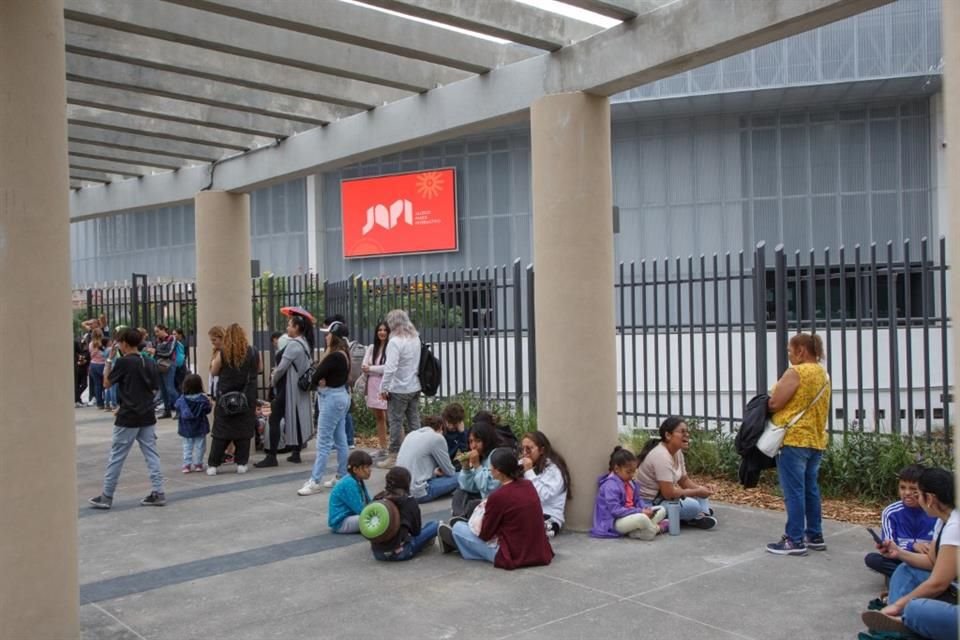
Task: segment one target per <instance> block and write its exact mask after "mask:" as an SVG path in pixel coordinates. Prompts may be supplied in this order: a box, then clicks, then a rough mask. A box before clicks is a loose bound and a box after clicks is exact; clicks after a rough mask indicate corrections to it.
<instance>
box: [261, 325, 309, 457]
mask: <svg viewBox="0 0 960 640" xmlns="http://www.w3.org/2000/svg"><path fill="white" fill-rule="evenodd" d="M287 337H288V338H289V340H288V341H287V344H286V345H285V346H284V347H283V348H282V349H281V350H280V352H279V353H278V354H277V356H278V357H279V358H280V362H279V364H277V366H276V368H275V369H274V370H273V374H272V375H271V376H270V384H271V385H273V388H274V394H275V396H276V399H275V400H274V404H275V405H276V407H277V415H276V416H274V415H273V408H271V413H270V433H269V440H268V442H266V443H265V447H266V456H265V457H264V459H263V460H261V461H260V462H258V463H256V464H255V465H254V466H255V467H257V468H264V467H275V466H277V449H278V448H279V447H280V425H279V421H280V418H281V417H283V425H284V442H285V443H286V445H287V447H289V448H290V455H289V456H288V457H287V460H288V461H289V462H294V463H299V462H300V450H301V449H303V447H304V445H305V444H306V443H307V442H308V441H309V440H310V438H311V436H312V435H313V433H312V432H313V424H312V418H313V416H312V415H311V409H312V407H311V406H310V391H304V390H302V389H301V388H300V385H298V384H297V382H298V380H299V378H300V376H301V375H302V374H303V373H304V372H305V371H307V370H308V369H309V368H310V363H311V362H313V323H312V322H311V321H310V319H309V318H307V317H305V316H302V315H299V314H294V315H291V316H290V318H289V319H288V320H287ZM281 412H282V413H281Z"/></svg>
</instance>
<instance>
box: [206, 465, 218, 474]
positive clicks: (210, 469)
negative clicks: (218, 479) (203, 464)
mask: <svg viewBox="0 0 960 640" xmlns="http://www.w3.org/2000/svg"><path fill="white" fill-rule="evenodd" d="M207 475H208V476H215V475H217V468H216V467H207Z"/></svg>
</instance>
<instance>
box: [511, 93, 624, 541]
mask: <svg viewBox="0 0 960 640" xmlns="http://www.w3.org/2000/svg"><path fill="white" fill-rule="evenodd" d="M530 131H531V138H532V164H533V167H532V168H533V177H532V183H533V254H534V260H535V262H534V264H536V270H537V271H536V273H537V286H536V292H535V295H536V300H535V303H536V307H537V314H536V317H537V319H536V330H537V356H536V357H537V424H538V426H539V428H540V429H541V430H542V431H543V432H544V433H545V434H547V436H548V437H549V438H550V440H551V442H552V443H553V444H554V445H555V446H556V448H557V450H558V451H559V452H560V453H561V454H563V455H564V457H565V458H566V459H567V462H568V464H569V465H570V474H571V476H572V481H573V494H574V498H573V500H571V501H570V502H569V503H568V505H567V525H568V526H569V527H570V528H571V529H573V530H577V531H585V530H587V529H589V528H590V524H591V519H592V514H593V502H594V497H595V496H596V478H597V476H598V475H600V473H601V472H603V471H604V470H605V469H606V468H607V462H608V460H609V456H610V452H611V451H612V450H613V447H614V446H615V445H616V443H617V431H618V429H617V409H616V407H617V404H616V385H617V373H616V372H617V359H616V342H615V336H614V331H615V318H614V302H613V277H614V276H613V259H614V254H613V214H612V207H613V193H612V192H613V188H612V182H611V170H610V164H611V159H610V103H609V101H608V100H607V99H606V98H602V97H597V96H591V95H587V94H584V93H568V94H560V95H552V96H546V97H544V98H541V99H540V100H537V101H536V102H534V103H533V105H532V106H531V109H530Z"/></svg>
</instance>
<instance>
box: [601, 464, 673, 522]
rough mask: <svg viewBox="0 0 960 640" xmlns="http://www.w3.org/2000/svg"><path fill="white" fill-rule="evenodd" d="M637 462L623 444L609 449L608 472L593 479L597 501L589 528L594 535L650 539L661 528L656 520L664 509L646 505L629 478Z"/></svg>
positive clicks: (663, 513) (633, 482)
mask: <svg viewBox="0 0 960 640" xmlns="http://www.w3.org/2000/svg"><path fill="white" fill-rule="evenodd" d="M637 464H638V462H637V457H636V456H635V455H633V452H631V451H629V450H627V449H624V448H623V447H617V448H615V449H614V450H613V454H611V456H610V469H609V472H608V473H606V474H604V475H602V476H600V478H599V479H598V480H597V484H598V485H599V486H598V488H597V502H596V504H595V505H594V507H593V528H592V529H591V530H590V535H591V536H593V537H594V538H619V537H620V536H627V537H628V538H636V539H638V540H653V539H654V538H655V537H657V534H658V533H660V532H661V529H660V522H661V521H662V520H663V518H664V516H665V515H666V513H667V512H666V509H664V508H663V507H662V506H658V507H650V506H649V505H647V504H646V503H644V501H643V499H642V498H641V497H640V485H639V484H637V481H636V480H634V479H633V476H634V474H636V472H637Z"/></svg>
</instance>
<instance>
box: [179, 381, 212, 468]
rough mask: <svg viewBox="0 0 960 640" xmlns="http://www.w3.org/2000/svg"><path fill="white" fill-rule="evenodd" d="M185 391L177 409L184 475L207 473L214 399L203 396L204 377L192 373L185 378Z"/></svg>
mask: <svg viewBox="0 0 960 640" xmlns="http://www.w3.org/2000/svg"><path fill="white" fill-rule="evenodd" d="M181 391H182V392H183V393H182V395H181V396H180V397H179V398H177V401H176V402H175V403H174V406H175V407H176V410H177V422H178V424H177V434H178V435H179V436H180V437H181V438H182V439H183V467H182V468H181V469H180V471H182V472H183V473H190V472H191V471H203V456H204V454H206V452H207V434H208V433H210V420H209V418H207V415H208V414H209V413H210V408H211V407H210V399H209V398H208V397H207V396H206V394H204V393H203V378H201V377H200V376H198V375H197V374H195V373H191V374H190V375H188V376H187V377H186V378H184V379H183V388H182V389H181Z"/></svg>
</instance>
